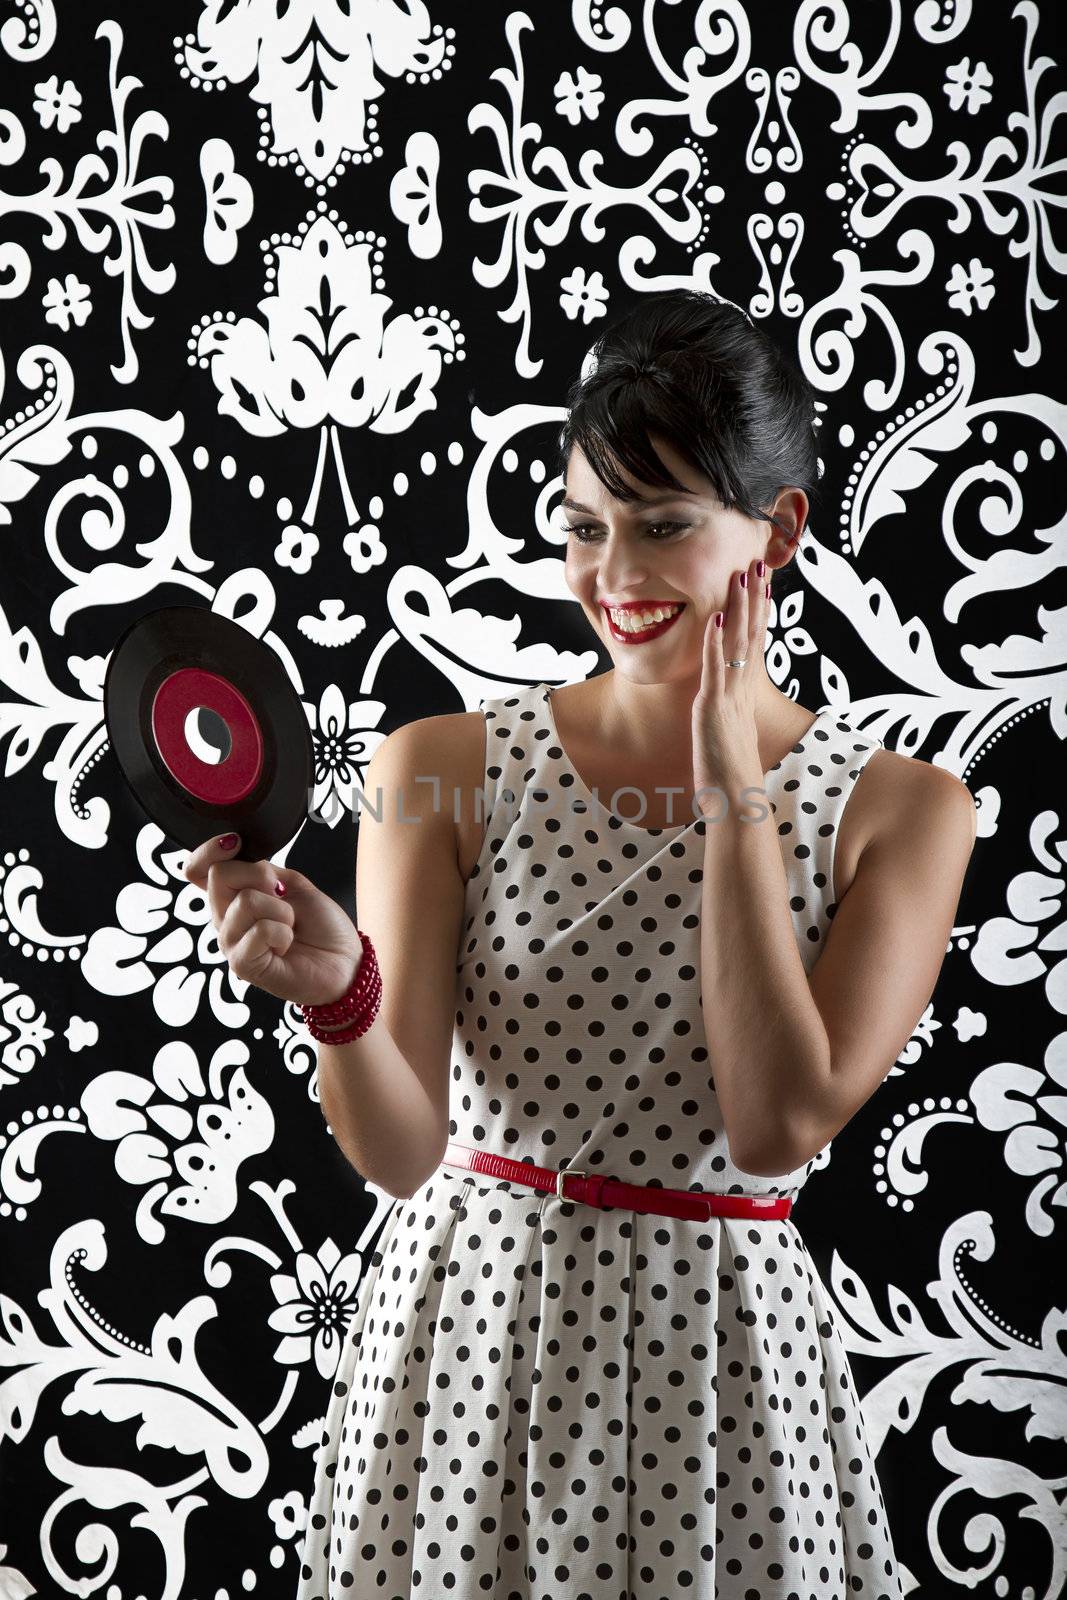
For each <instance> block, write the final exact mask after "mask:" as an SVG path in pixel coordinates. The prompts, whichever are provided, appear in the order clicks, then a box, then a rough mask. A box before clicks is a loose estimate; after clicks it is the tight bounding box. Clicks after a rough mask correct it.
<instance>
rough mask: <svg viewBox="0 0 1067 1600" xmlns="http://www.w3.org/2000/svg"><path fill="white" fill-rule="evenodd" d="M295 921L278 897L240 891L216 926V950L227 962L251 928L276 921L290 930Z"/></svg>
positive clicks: (292, 912) (289, 908)
mask: <svg viewBox="0 0 1067 1600" xmlns="http://www.w3.org/2000/svg"><path fill="white" fill-rule="evenodd" d="M249 865H254V863H249ZM295 921H296V912H295V911H294V910H293V908H292V906H290V905H287V904H286V903H285V901H284V900H281V899H279V898H278V896H277V895H275V894H273V893H271V894H265V893H264V892H263V891H262V890H261V889H250V888H247V887H246V888H243V889H239V890H238V891H237V893H236V894H235V895H234V896H233V899H232V900H231V901H230V904H229V907H228V908H227V910H226V912H225V914H224V916H223V917H222V919H221V921H219V922H217V923H216V927H217V929H218V940H219V949H220V950H221V951H222V953H223V955H224V956H225V957H226V959H227V961H229V960H230V959H231V952H232V951H234V950H235V949H236V948H237V947H238V945H239V944H240V943H241V940H242V939H243V938H244V936H245V934H246V933H247V932H248V931H249V929H250V928H254V927H256V926H258V925H259V924H261V923H264V922H277V923H278V924H279V925H280V926H282V927H286V928H292V926H293V924H294V923H295ZM286 948H287V949H288V945H287V946H286Z"/></svg>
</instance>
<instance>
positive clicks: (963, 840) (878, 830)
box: [857, 749, 978, 854]
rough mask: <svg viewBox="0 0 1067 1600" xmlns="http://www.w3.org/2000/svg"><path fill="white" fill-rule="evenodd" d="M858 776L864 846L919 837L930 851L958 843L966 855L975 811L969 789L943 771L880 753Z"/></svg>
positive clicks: (975, 830)
mask: <svg viewBox="0 0 1067 1600" xmlns="http://www.w3.org/2000/svg"><path fill="white" fill-rule="evenodd" d="M868 775H869V776H868ZM862 777H863V778H864V779H866V783H865V786H864V791H863V792H864V804H863V808H862V810H863V819H864V827H863V835H864V837H863V846H870V845H874V844H876V843H878V842H883V843H884V842H886V841H890V840H902V839H906V838H908V837H910V838H912V839H913V840H915V839H916V838H917V836H919V835H921V836H922V837H923V838H924V839H925V840H928V841H929V842H930V844H931V845H933V846H936V845H938V844H943V843H945V842H946V841H947V842H950V843H956V842H958V843H959V845H960V847H961V848H962V849H964V850H965V852H966V853H967V854H969V853H970V851H971V849H972V847H973V845H974V841H975V839H976V837H977V835H978V810H977V807H976V805H975V801H974V796H973V795H972V793H971V791H970V789H968V787H967V785H966V784H965V783H963V782H961V780H960V779H959V778H957V777H956V776H955V774H954V773H951V772H949V771H948V769H947V768H946V767H938V766H935V765H934V764H933V762H931V761H924V760H922V758H921V757H919V756H902V755H899V754H898V753H897V752H896V751H895V750H884V749H882V750H876V751H875V753H874V755H872V756H871V757H870V759H869V760H868V762H867V765H866V767H865V768H864V772H863V774H862ZM858 787H859V786H857V788H858ZM857 798H858V796H857Z"/></svg>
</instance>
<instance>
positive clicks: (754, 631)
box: [748, 560, 768, 654]
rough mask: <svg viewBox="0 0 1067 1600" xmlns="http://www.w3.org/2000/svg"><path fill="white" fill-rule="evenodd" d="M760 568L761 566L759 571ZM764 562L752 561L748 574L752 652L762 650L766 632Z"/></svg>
mask: <svg viewBox="0 0 1067 1600" xmlns="http://www.w3.org/2000/svg"><path fill="white" fill-rule="evenodd" d="M760 568H763V570H762V571H761V570H760ZM766 570H767V569H766V564H765V563H764V562H763V561H762V560H756V561H753V563H752V570H751V572H750V574H749V579H748V586H749V591H750V593H751V596H752V598H751V600H750V602H749V642H750V645H751V650H752V652H753V653H754V652H756V651H759V652H760V653H761V654H762V651H763V639H764V635H765V634H766V632H767V612H768V606H767V587H768V585H767V578H766Z"/></svg>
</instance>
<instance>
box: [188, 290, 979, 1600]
mask: <svg viewBox="0 0 1067 1600" xmlns="http://www.w3.org/2000/svg"><path fill="white" fill-rule="evenodd" d="M593 355H594V361H595V365H593V366H592V367H591V369H590V370H588V371H587V372H586V373H585V375H584V376H583V378H582V379H581V380H579V382H578V383H577V385H576V386H575V388H574V390H573V391H572V393H571V395H570V397H569V402H570V403H569V411H568V418H567V423H566V426H565V428H564V431H563V436H562V441H561V447H562V457H561V459H562V466H563V472H564V477H565V496H564V498H563V501H562V510H563V511H564V512H565V514H566V526H567V534H566V538H567V553H566V568H565V570H566V578H567V583H568V586H569V587H570V589H571V592H572V593H573V594H574V596H575V598H576V600H577V601H578V602H579V603H580V605H581V606H582V609H583V612H584V614H585V616H586V619H587V621H588V622H589V624H590V626H591V627H592V629H593V630H594V633H595V636H596V638H597V639H598V641H599V642H600V643H601V644H602V646H603V648H604V649H605V651H606V652H607V654H608V656H609V657H610V659H611V663H612V665H611V668H610V670H609V671H607V672H604V673H602V674H600V675H598V676H596V677H594V678H592V679H590V680H589V681H587V682H585V683H582V684H576V685H572V686H570V687H568V688H565V689H557V690H555V691H552V690H551V689H550V688H549V686H548V685H547V684H543V683H542V684H538V685H535V686H534V687H532V688H526V689H524V690H521V691H520V692H518V693H509V694H506V695H503V696H498V697H491V698H488V699H486V700H484V701H483V702H482V704H481V707H480V710H479V712H477V713H472V714H469V715H460V716H457V717H438V718H429V719H424V720H423V721H422V722H419V723H416V724H410V725H408V727H406V728H403V729H400V730H397V733H395V734H392V735H390V737H389V739H387V740H386V741H385V743H384V744H383V745H382V747H381V749H380V750H379V751H378V752H377V753H376V756H375V759H374V761H372V763H371V765H370V768H369V769H368V779H369V780H370V781H369V782H368V784H367V792H368V795H369V797H370V802H371V804H372V805H373V803H374V799H375V795H376V792H377V793H378V794H380V792H381V786H382V785H384V787H385V790H386V794H387V795H388V792H389V790H390V789H395V790H396V791H397V795H398V797H401V798H402V799H403V813H404V814H405V815H407V816H408V817H409V818H410V817H411V816H412V814H413V811H412V808H415V812H414V814H416V815H417V816H418V818H419V820H420V822H421V823H422V826H421V827H410V826H407V827H402V826H399V825H398V824H397V823H395V822H393V821H390V820H388V819H389V814H390V810H389V807H388V806H386V807H385V808H383V809H384V812H385V817H386V820H385V821H378V820H377V818H375V820H374V822H373V823H372V825H371V826H370V827H369V828H368V829H367V831H366V832H365V831H364V828H361V837H360V848H359V852H358V865H357V899H358V901H359V905H360V920H361V921H363V922H365V923H366V925H367V928H368V929H369V931H370V934H371V935H372V936H373V943H372V942H371V939H370V938H367V937H366V936H365V935H359V936H357V937H353V930H352V927H351V924H350V923H349V921H348V919H347V917H346V916H345V915H344V913H343V912H342V911H341V909H340V907H338V906H336V905H335V903H334V902H333V901H331V900H329V899H328V898H327V897H326V896H324V895H322V894H321V892H320V891H319V890H317V889H316V888H315V887H314V885H312V884H310V883H309V881H308V880H307V879H306V878H304V877H303V876H302V875H301V874H299V873H296V872H293V871H291V870H289V869H285V870H283V871H281V872H280V873H279V872H277V871H276V870H275V869H274V868H272V867H271V866H270V864H269V863H266V862H257V863H239V862H234V861H232V860H227V859H226V857H227V855H228V854H229V853H230V852H228V851H227V850H226V849H225V848H224V847H223V846H222V844H220V843H219V842H217V841H212V842H210V843H208V844H205V845H203V846H201V847H200V849H199V850H198V851H197V852H196V853H195V855H194V857H192V858H191V859H190V862H189V864H188V866H187V868H186V871H187V873H188V874H189V875H190V876H191V877H194V880H195V881H201V882H204V883H205V884H206V885H207V886H208V888H209V892H210V894H211V896H212V910H213V915H214V916H215V918H216V922H217V925H218V927H219V938H220V943H221V945H222V948H223V950H224V951H225V952H226V954H227V957H228V959H229V961H230V964H231V966H233V967H234V970H235V971H236V972H238V974H239V975H240V976H243V977H245V978H248V979H250V981H252V982H255V983H259V984H261V986H262V987H264V988H266V989H268V991H269V992H270V993H273V994H277V995H279V996H284V997H285V998H293V999H300V1000H302V1001H305V1002H310V1004H309V1005H307V1006H306V1008H305V1016H306V1018H307V1020H308V1022H309V1026H310V1027H311V1028H312V1031H313V1033H314V1035H315V1037H316V1038H318V1039H319V1040H321V1041H322V1047H321V1048H320V1058H319V1082H320V1092H321V1094H322V1099H323V1106H324V1109H325V1110H326V1112H327V1115H328V1117H329V1120H330V1123H331V1126H332V1127H333V1130H334V1132H335V1134H336V1135H337V1137H338V1140H339V1142H340V1143H341V1144H342V1147H343V1148H344V1149H345V1150H346V1153H348V1154H349V1155H350V1157H351V1159H352V1160H353V1162H354V1164H355V1165H356V1166H357V1167H358V1169H359V1170H360V1171H361V1172H362V1173H363V1174H364V1176H366V1177H369V1178H371V1179H373V1180H374V1181H377V1182H379V1183H381V1184H382V1185H383V1186H384V1187H385V1188H386V1189H387V1190H388V1191H389V1192H391V1193H393V1194H395V1195H397V1196H398V1197H400V1198H401V1199H402V1203H401V1204H398V1205H397V1206H395V1207H394V1208H393V1211H392V1213H391V1215H390V1216H389V1218H388V1221H387V1223H386V1226H385V1228H384V1229H383V1231H382V1235H381V1238H380V1240H379V1243H378V1248H377V1250H376V1251H375V1253H374V1255H373V1257H372V1260H371V1264H370V1266H369V1267H368V1269H367V1272H366V1274H365V1276H364V1278H363V1280H362V1281H361V1284H360V1288H359V1294H358V1298H357V1304H356V1308H355V1311H354V1315H353V1317H352V1321H351V1324H350V1325H349V1327H348V1329H347V1330H346V1333H345V1342H344V1349H343V1351H342V1356H341V1361H340V1363H339V1366H338V1370H337V1375H336V1381H335V1383H334V1386H333V1390H332V1393H331V1397H330V1402H329V1410H328V1414H327V1416H326V1419H325V1426H324V1432H323V1438H322V1450H321V1452H320V1455H319V1458H318V1463H317V1474H316V1481H315V1484H314V1488H313V1492H312V1498H311V1506H310V1512H309V1519H308V1527H307V1535H306V1540H305V1544H304V1549H303V1552H302V1562H301V1573H300V1580H299V1591H298V1592H299V1596H300V1600H312V1597H320V1600H326V1597H330V1600H334V1597H337V1596H341V1595H347V1596H351V1597H353V1600H372V1597H374V1600H397V1597H405V1600H409V1597H411V1596H413V1595H415V1594H416V1593H419V1594H424V1595H427V1596H438V1595H442V1594H446V1593H455V1594H458V1595H460V1596H463V1597H464V1600H467V1597H470V1600H473V1597H474V1596H477V1595H486V1596H492V1597H494V1600H542V1597H544V1596H554V1597H559V1600H564V1597H566V1600H616V1597H617V1596H620V1595H621V1596H625V1597H630V1596H633V1597H635V1600H637V1597H640V1600H659V1597H660V1596H663V1597H671V1600H673V1597H675V1596H677V1595H680V1594H683V1593H692V1594H694V1595H699V1596H703V1597H706V1600H711V1597H712V1596H713V1595H715V1596H717V1597H719V1600H748V1597H751V1596H757V1595H758V1596H767V1597H771V1596H774V1597H775V1600H812V1597H818V1600H853V1597H855V1596H857V1595H861V1596H867V1597H871V1600H874V1597H883V1600H900V1596H901V1581H900V1576H899V1572H898V1565H897V1561H896V1557H895V1553H894V1547H893V1542H892V1537H891V1533H890V1529H889V1527H888V1524H887V1519H886V1514H885V1506H884V1503H883V1498H882V1494H881V1490H880V1486H879V1483H878V1479H877V1474H876V1471H875V1467H874V1462H873V1459H872V1455H871V1451H870V1448H869V1445H868V1443H867V1437H866V1434H865V1431H864V1425H863V1416H862V1412H861V1409H860V1406H859V1402H858V1398H857V1395H856V1391H855V1386H854V1383H853V1380H852V1376H851V1372H850V1370H849V1365H848V1361H847V1358H846V1353H845V1348H844V1345H843V1342H842V1340H841V1335H840V1332H839V1330H838V1327H837V1323H836V1321H835V1318H834V1314H833V1310H832V1308H831V1305H830V1303H829V1300H828V1298H827V1296H826V1293H825V1290H824V1288H823V1285H822V1283H821V1281H820V1279H819V1276H818V1274H817V1272H816V1270H815V1267H814V1264H813V1262H812V1260H811V1258H810V1256H809V1255H808V1252H807V1250H806V1248H805V1245H804V1241H803V1237H802V1235H801V1234H800V1232H799V1231H798V1229H797V1227H796V1225H795V1223H794V1222H793V1221H792V1219H791V1216H790V1211H791V1207H792V1201H793V1199H794V1198H795V1196H796V1195H797V1193H798V1192H799V1190H800V1188H801V1187H802V1185H803V1183H804V1181H805V1179H806V1177H807V1175H808V1173H809V1171H810V1170H811V1168H812V1165H813V1163H814V1161H815V1158H816V1157H817V1156H818V1154H819V1153H820V1151H822V1150H823V1149H824V1148H825V1146H826V1145H827V1144H828V1143H829V1141H830V1140H831V1139H832V1138H833V1137H834V1135H836V1134H837V1133H838V1132H839V1131H840V1130H841V1129H842V1128H843V1127H844V1126H845V1124H846V1123H847V1122H848V1120H849V1118H850V1117H851V1116H852V1115H853V1114H854V1112H855V1111H856V1110H857V1109H858V1108H859V1106H861V1105H862V1104H863V1103H864V1101H866V1100H867V1099H868V1098H869V1097H870V1095H871V1094H873V1093H874V1091H875V1089H876V1088H877V1087H878V1085H879V1083H880V1082H881V1081H882V1080H883V1078H884V1077H885V1076H886V1074H887V1073H888V1072H889V1070H890V1068H891V1067H892V1065H893V1062H894V1061H895V1060H896V1058H897V1056H898V1054H899V1053H900V1051H901V1050H902V1049H903V1047H904V1045H905V1044H906V1042H907V1041H908V1039H909V1038H910V1036H911V1033H912V1031H913V1029H914V1027H915V1025H916V1023H917V1021H918V1019H919V1017H920V1016H921V1014H922V1012H923V1010H924V1008H925V1006H926V1004H927V1002H928V1000H929V998H930V994H931V992H932V990H933V987H934V984H935V981H936V979H937V975H938V972H939V969H940V965H941V961H942V958H943V954H944V951H945V948H946V944H947V941H948V935H949V931H950V929H951V927H952V923H953V918H954V914H955V911H956V906H957V903H958V898H959V893H960V889H961V885H962V881H963V877H964V872H965V868H966V865H967V861H968V858H969V855H970V851H971V848H972V845H973V839H974V806H973V802H972V800H971V797H970V794H969V792H968V790H967V789H966V788H965V786H964V785H963V784H961V783H959V782H958V780H956V779H955V778H954V777H952V776H951V775H950V774H948V773H946V772H944V771H942V770H940V769H936V768H934V767H932V766H930V765H929V764H927V763H925V762H922V761H918V760H914V759H908V758H904V757H900V756H897V755H895V754H893V753H892V752H889V751H886V750H883V749H881V748H880V747H879V745H878V741H877V740H875V739H872V738H870V737H869V736H864V735H862V734H860V733H859V732H858V731H857V730H856V729H855V728H854V727H853V726H852V725H851V724H850V722H849V721H848V719H847V717H845V716H844V715H842V714H841V713H840V712H837V711H824V712H821V713H819V714H816V713H814V712H812V711H809V710H806V709H804V708H803V707H800V706H798V705H797V704H796V703H795V702H794V701H792V700H791V699H789V698H788V697H787V696H785V695H783V694H782V693H781V692H780V691H779V690H778V689H776V688H775V687H774V685H773V683H772V682H771V681H770V679H769V677H768V674H767V671H766V667H765V663H764V648H765V640H766V632H767V622H768V615H769V611H770V602H771V586H772V583H773V580H774V575H775V574H781V573H782V572H783V571H784V570H786V569H787V568H788V564H789V563H790V561H791V560H792V559H793V558H794V556H795V553H796V548H797V545H798V543H799V540H800V538H801V536H802V533H803V526H804V522H805V518H806V515H807V510H808V505H809V496H810V495H811V494H812V493H813V492H814V489H815V475H816V464H817V458H816V453H815V442H814V437H813V428H812V423H813V417H812V396H811V392H810V390H809V389H808V388H807V386H806V385H805V383H804V381H803V379H802V377H801V376H800V374H799V373H798V372H796V371H795V369H793V368H792V367H791V366H790V365H789V363H787V362H786V360H785V359H784V357H783V356H782V355H781V354H780V353H779V352H777V351H776V350H775V348H774V346H773V345H772V344H771V343H770V341H769V340H768V339H767V338H766V336H765V335H763V334H762V333H760V332H759V331H758V330H756V329H755V328H754V327H753V326H752V325H751V324H750V323H748V322H747V321H746V319H745V318H744V317H743V316H742V315H741V314H740V313H739V312H737V311H736V310H734V309H733V308H732V307H730V306H728V305H725V304H723V303H720V302H716V301H714V300H712V299H711V298H710V297H707V296H704V295H699V294H695V293H690V292H686V291H678V292H672V293H669V294H665V295H658V296H655V297H652V298H649V299H647V300H645V301H643V302H642V303H641V304H640V305H639V307H638V308H637V309H636V310H635V311H634V312H632V313H631V314H630V315H629V316H628V317H627V318H625V319H624V320H623V322H621V323H620V324H618V325H617V326H616V327H615V328H613V329H611V330H609V331H608V332H607V333H606V334H605V335H604V336H603V338H602V339H601V340H600V341H599V342H598V344H597V346H596V347H595V350H594V352H593ZM635 613H636V615H637V620H636V621H635V620H634V616H635ZM646 613H649V614H647V615H646ZM646 621H647V622H648V623H649V626H647V627H645V626H643V624H644V622H646ZM472 729H473V730H474V732H475V733H476V735H477V736H476V737H472ZM398 735H399V737H398ZM483 735H484V737H483ZM432 773H436V774H437V775H438V776H441V777H443V778H448V777H451V778H453V779H454V780H456V782H455V785H454V786H455V787H456V788H457V790H458V791H462V793H463V794H464V796H467V795H469V793H470V790H471V789H472V788H473V787H474V786H476V785H477V784H479V783H480V784H482V785H484V787H485V789H486V790H488V791H489V792H493V791H494V789H495V790H496V792H497V793H498V795H501V796H502V797H503V803H501V804H498V805H497V806H496V807H495V808H494V809H493V811H492V814H491V815H490V817H489V818H488V819H487V820H485V819H480V818H478V817H477V816H474V817H471V816H470V815H468V814H466V813H465V814H464V815H463V817H462V819H461V820H460V821H458V822H457V821H456V820H455V817H454V813H453V812H451V811H450V809H449V808H448V807H447V806H444V807H441V806H440V805H438V806H437V807H436V808H434V806H433V805H432V804H431V803H430V801H429V800H428V799H427V796H428V795H429V793H430V791H431V789H432V785H430V784H427V783H426V782H425V779H426V777H427V776H428V775H430V774H432ZM420 779H421V783H420ZM376 783H377V785H378V789H377V791H376V788H375V784H376ZM633 791H636V792H637V794H636V798H637V802H638V804H637V809H636V811H635V808H634V805H633V803H632V802H633V798H634V797H633ZM602 797H604V799H602ZM624 799H625V804H623V801H624ZM605 801H606V803H605ZM370 815H371V813H369V812H368V813H367V814H366V815H365V817H364V827H366V824H367V822H368V820H369V819H370ZM276 879H280V881H281V884H282V887H283V888H284V889H285V890H287V891H288V893H287V895H286V900H285V902H278V901H276V900H275V899H274V897H273V895H272V894H271V893H270V892H269V891H270V889H271V887H272V885H273V883H274V881H275V880H276ZM376 955H377V961H376V960H375V956H376ZM379 973H380V984H379V981H378V974H379ZM353 974H355V977H354V986H352V985H350V980H352V979H353ZM350 989H351V994H352V998H351V999H349V1000H347V1001H345V1000H344V999H342V995H343V993H344V992H345V991H349V990H350ZM330 1001H340V1004H339V1007H338V1009H337V1010H334V1009H333V1008H332V1007H331V1006H330V1005H329V1004H328V1002H330ZM346 1019H354V1020H353V1021H351V1023H350V1024H349V1025H347V1026H346ZM331 1029H333V1030H337V1038H338V1040H344V1039H347V1040H348V1042H343V1043H342V1042H335V1043H333V1044H330V1043H328V1042H327V1041H328V1040H329V1038H330V1031H331ZM472 1172H473V1173H474V1176H473V1177H472V1176H471V1173H472Z"/></svg>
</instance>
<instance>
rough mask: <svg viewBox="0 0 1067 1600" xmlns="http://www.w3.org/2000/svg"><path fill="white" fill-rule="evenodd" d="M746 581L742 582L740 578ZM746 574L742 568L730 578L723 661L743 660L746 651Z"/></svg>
mask: <svg viewBox="0 0 1067 1600" xmlns="http://www.w3.org/2000/svg"><path fill="white" fill-rule="evenodd" d="M742 578H745V580H746V582H745V583H742V582H741V579H742ZM747 580H748V574H747V573H746V572H745V571H744V570H743V569H742V570H741V571H740V572H735V573H734V575H733V577H732V578H731V580H730V608H729V610H728V611H727V613H726V628H725V630H724V631H725V635H726V637H725V640H724V642H723V659H724V661H744V660H745V659H746V656H747V653H748V614H749V603H748V602H749V595H748V587H747Z"/></svg>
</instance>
